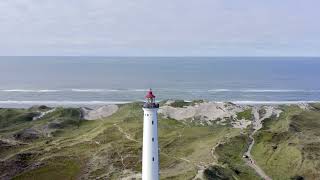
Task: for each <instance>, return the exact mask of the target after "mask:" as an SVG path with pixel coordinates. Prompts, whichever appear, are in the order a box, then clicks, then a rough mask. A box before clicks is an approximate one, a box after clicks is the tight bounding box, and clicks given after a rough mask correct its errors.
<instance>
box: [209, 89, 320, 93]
mask: <svg viewBox="0 0 320 180" xmlns="http://www.w3.org/2000/svg"><path fill="white" fill-rule="evenodd" d="M208 91H209V92H217V93H218V92H242V93H286V92H288V93H289V92H299V93H315V92H320V90H304V89H239V90H236V89H210V90H208Z"/></svg>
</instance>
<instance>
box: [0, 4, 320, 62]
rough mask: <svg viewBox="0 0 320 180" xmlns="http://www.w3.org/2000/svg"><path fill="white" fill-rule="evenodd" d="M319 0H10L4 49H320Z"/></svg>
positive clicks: (0, 45) (2, 26)
mask: <svg viewBox="0 0 320 180" xmlns="http://www.w3.org/2000/svg"><path fill="white" fill-rule="evenodd" d="M319 5H320V3H319V2H318V1H316V0H311V1H308V3H306V2H300V1H296V2H294V1H292V0H291V1H290V0H283V1H280V2H279V1H276V0H270V1H263V2H262V1H256V2H253V1H249V0H243V1H238V0H229V1H221V0H200V1H199V0H198V1H195V0H190V1H185V0H184V1H183V0H163V1H148V0H136V1H129V0H117V1H111V0H68V1H65V0H54V1H53V0H2V1H0V39H1V41H0V55H120V56H121V55H164V56H165V55H168V56H170V55H203V56H207V55H273V56H276V55H311V56H312V55H320V54H319V53H320V52H317V49H319V48H320V34H319V33H318V32H320V25H319V23H317V22H316V20H317V19H318V18H320V12H319V11H317V7H319Z"/></svg>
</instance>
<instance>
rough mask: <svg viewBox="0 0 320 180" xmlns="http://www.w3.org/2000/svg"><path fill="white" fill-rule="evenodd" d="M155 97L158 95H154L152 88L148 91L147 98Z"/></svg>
mask: <svg viewBox="0 0 320 180" xmlns="http://www.w3.org/2000/svg"><path fill="white" fill-rule="evenodd" d="M155 97H156V96H155V95H153V93H152V89H150V90H149V91H148V93H147V95H146V98H155Z"/></svg>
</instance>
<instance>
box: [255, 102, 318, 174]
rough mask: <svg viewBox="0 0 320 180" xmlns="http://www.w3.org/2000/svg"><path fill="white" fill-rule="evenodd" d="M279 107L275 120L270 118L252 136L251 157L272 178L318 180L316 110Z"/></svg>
mask: <svg viewBox="0 0 320 180" xmlns="http://www.w3.org/2000/svg"><path fill="white" fill-rule="evenodd" d="M310 106H311V107H310V110H303V109H301V108H299V107H298V106H282V107H281V108H282V110H283V113H281V115H280V117H279V118H275V117H273V118H270V119H267V120H266V121H265V122H264V127H263V129H261V130H260V131H259V132H258V133H257V134H256V138H255V139H256V145H255V146H254V148H253V152H252V153H253V155H254V157H255V159H256V161H257V163H258V164H259V165H260V166H261V167H262V168H263V169H264V170H265V172H266V173H267V174H269V175H270V176H271V177H273V179H279V180H280V179H319V177H320V110H319V108H318V107H319V105H318V104H311V105H310Z"/></svg>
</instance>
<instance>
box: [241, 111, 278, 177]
mask: <svg viewBox="0 0 320 180" xmlns="http://www.w3.org/2000/svg"><path fill="white" fill-rule="evenodd" d="M272 113H273V112H272V109H271V108H267V109H266V114H265V115H264V116H263V117H261V118H260V115H259V112H258V108H257V107H255V108H253V114H254V122H253V129H254V131H252V133H251V134H250V135H249V138H250V140H251V141H250V144H249V148H248V150H247V152H245V154H244V157H245V161H246V162H247V164H248V165H249V166H250V167H251V168H253V169H254V170H255V171H256V173H257V174H258V175H259V176H260V177H261V178H263V179H265V180H271V178H270V177H269V176H268V175H267V174H266V173H265V172H264V171H263V170H262V169H261V167H260V166H259V165H257V164H256V163H255V161H254V159H253V157H252V155H251V150H252V147H253V145H254V143H255V141H254V134H255V133H256V132H257V131H258V130H259V129H261V128H262V121H263V120H264V119H266V118H268V117H270V116H271V115H272Z"/></svg>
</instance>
